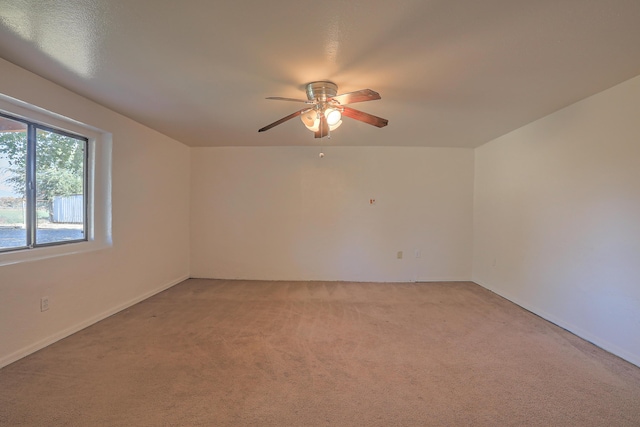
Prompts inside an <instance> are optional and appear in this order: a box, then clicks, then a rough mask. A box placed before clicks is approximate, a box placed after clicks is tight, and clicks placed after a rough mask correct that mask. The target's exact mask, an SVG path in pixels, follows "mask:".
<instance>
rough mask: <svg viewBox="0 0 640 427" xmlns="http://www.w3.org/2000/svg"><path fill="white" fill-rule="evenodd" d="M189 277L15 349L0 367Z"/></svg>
mask: <svg viewBox="0 0 640 427" xmlns="http://www.w3.org/2000/svg"><path fill="white" fill-rule="evenodd" d="M188 278H189V275H185V276H183V277H180V278H178V279H175V280H172V281H170V282H169V283H165V284H164V285H162V286H160V287H158V288H156V289H154V290H152V291H149V292H147V293H145V294H143V295H140V296H138V297H136V298H133V299H131V300H129V301H127V302H124V303H122V304H120V305H118V306H116V307H113V308H111V309H109V310H107V311H105V312H103V313H100V314H98V315H97V316H93V317H90V318H89V319H87V320H85V321H83V322H80V323H78V324H76V325H74V326H71V327H69V328H67V329H64V330H62V331H60V332H58V333H56V334H54V335H51V336H48V337H46V338H44V339H42V340H40V341H38V342H36V343H34V344H31V345H29V346H27V347H24V348H21V349H20V350H18V351H14V352H13V353H11V354H9V355H7V356H4V357H2V358H0V368H3V367H5V366H7V365H9V364H11V363H13V362H15V361H17V360H20V359H22V358H23V357H26V356H28V355H30V354H31V353H35V352H36V351H38V350H41V349H43V348H45V347H47V346H48V345H51V344H53V343H55V342H57V341H60V340H61V339H63V338H66V337H68V336H69V335H72V334H75V333H76V332H78V331H81V330H82V329H84V328H86V327H89V326H91V325H93V324H95V323H98V322H99V321H101V320H104V319H106V318H107V317H109V316H112V315H114V314H116V313H118V312H120V311H122V310H124V309H127V308H129V307H131V306H132V305H135V304H137V303H139V302H140V301H144V300H146V299H147V298H149V297H152V296H153V295H155V294H158V293H160V292H162V291H165V290H167V289H169V288H171V287H172V286H175V285H177V284H178V283H180V282H183V281H185V280H187V279H188Z"/></svg>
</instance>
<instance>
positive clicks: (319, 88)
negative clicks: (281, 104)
mask: <svg viewBox="0 0 640 427" xmlns="http://www.w3.org/2000/svg"><path fill="white" fill-rule="evenodd" d="M337 93H338V85H337V84H335V83H333V82H330V81H326V80H323V81H318V82H311V83H308V84H307V98H308V99H309V101H315V100H317V101H319V102H327V99H328V98H332V97H334V96H336V94H337Z"/></svg>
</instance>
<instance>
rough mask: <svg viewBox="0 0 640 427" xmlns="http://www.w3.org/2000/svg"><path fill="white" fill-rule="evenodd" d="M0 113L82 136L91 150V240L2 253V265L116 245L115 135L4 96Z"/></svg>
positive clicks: (88, 234) (88, 164) (88, 225)
mask: <svg viewBox="0 0 640 427" xmlns="http://www.w3.org/2000/svg"><path fill="white" fill-rule="evenodd" d="M0 111H1V112H3V113H4V114H7V115H10V116H14V117H18V118H21V119H23V120H27V121H30V122H33V123H37V124H39V125H42V126H47V127H51V128H55V129H60V130H62V131H65V132H68V133H72V134H77V135H81V136H83V137H86V138H87V139H88V143H87V147H88V151H89V153H88V154H89V156H88V158H87V183H86V185H87V188H86V191H87V207H86V210H87V218H86V219H85V220H86V222H87V225H86V227H87V240H86V241H77V242H70V243H65V244H60V245H52V246H37V247H34V248H32V249H29V250H16V251H8V252H0V266H3V265H10V264H17V263H23V262H30V261H36V260H41V259H47V258H52V257H59V256H66V255H73V254H80V253H85V252H92V251H96V250H101V249H105V248H108V247H111V246H112V245H113V239H112V230H111V210H112V206H111V150H112V135H111V133H109V132H106V131H104V130H101V129H98V128H96V127H94V126H90V125H87V124H85V123H81V122H78V121H76V120H73V119H70V118H67V117H64V116H62V115H59V114H56V113H53V112H50V111H47V110H44V109H42V108H39V107H37V106H33V105H31V104H28V103H25V102H22V101H20V100H17V99H15V98H11V97H9V96H6V95H3V94H0Z"/></svg>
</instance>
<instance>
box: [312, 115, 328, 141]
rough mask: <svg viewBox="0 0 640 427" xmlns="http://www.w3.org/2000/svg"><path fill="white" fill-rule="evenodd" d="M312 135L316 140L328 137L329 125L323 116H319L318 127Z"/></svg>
mask: <svg viewBox="0 0 640 427" xmlns="http://www.w3.org/2000/svg"><path fill="white" fill-rule="evenodd" d="M314 135H315V137H316V138H322V137H325V136H327V135H329V123H327V119H326V117H325V116H324V114H320V126H319V127H318V130H317V131H316V132H315V133H314Z"/></svg>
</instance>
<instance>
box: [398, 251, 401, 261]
mask: <svg viewBox="0 0 640 427" xmlns="http://www.w3.org/2000/svg"><path fill="white" fill-rule="evenodd" d="M397 257H398V259H402V251H398V255H397Z"/></svg>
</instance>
